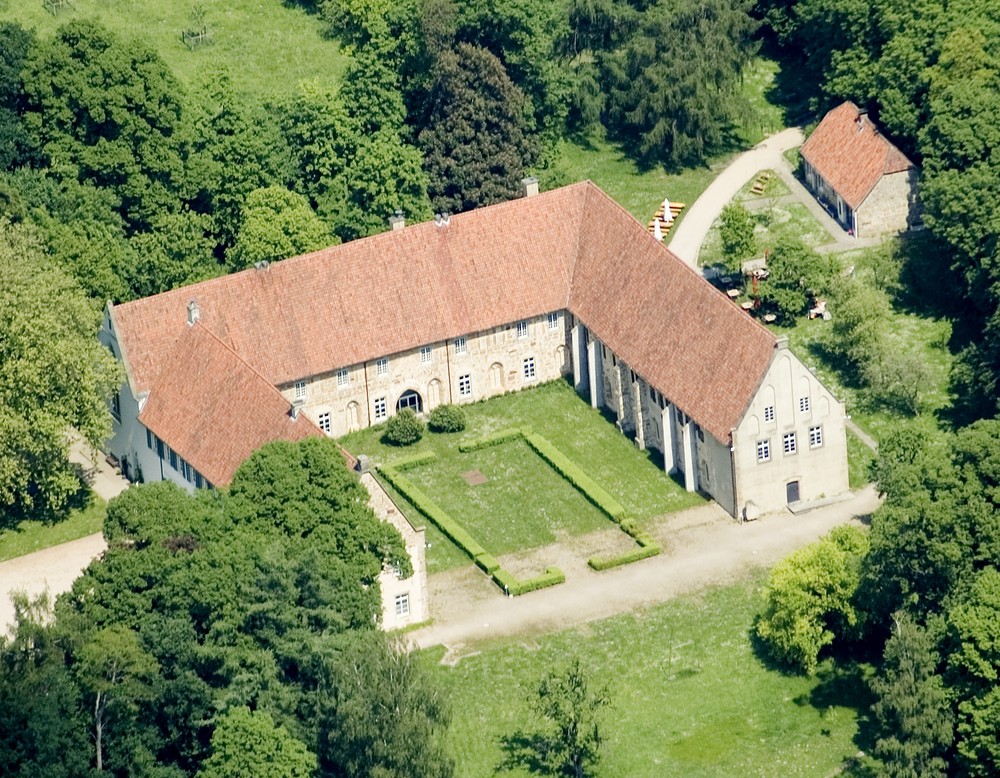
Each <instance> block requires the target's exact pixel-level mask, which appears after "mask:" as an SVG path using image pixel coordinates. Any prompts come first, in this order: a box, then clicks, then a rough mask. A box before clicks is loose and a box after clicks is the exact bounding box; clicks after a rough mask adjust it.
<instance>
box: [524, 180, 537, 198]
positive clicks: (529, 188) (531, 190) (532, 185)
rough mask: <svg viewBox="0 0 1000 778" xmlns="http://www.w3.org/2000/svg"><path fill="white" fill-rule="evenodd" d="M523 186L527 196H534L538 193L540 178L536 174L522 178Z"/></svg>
mask: <svg viewBox="0 0 1000 778" xmlns="http://www.w3.org/2000/svg"><path fill="white" fill-rule="evenodd" d="M521 188H522V189H523V190H524V196H525V197H534V196H535V195H536V194H538V179H537V178H535V177H534V176H528V178H522V179H521Z"/></svg>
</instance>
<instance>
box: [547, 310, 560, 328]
mask: <svg viewBox="0 0 1000 778" xmlns="http://www.w3.org/2000/svg"><path fill="white" fill-rule="evenodd" d="M549 329H550V330H557V329H559V314H558V313H550V314H549Z"/></svg>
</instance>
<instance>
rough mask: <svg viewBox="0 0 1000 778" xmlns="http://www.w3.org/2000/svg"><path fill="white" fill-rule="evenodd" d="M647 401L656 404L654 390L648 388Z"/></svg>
mask: <svg viewBox="0 0 1000 778" xmlns="http://www.w3.org/2000/svg"><path fill="white" fill-rule="evenodd" d="M649 401H650V402H654V403H655V402H656V390H655V389H654V388H653V387H649Z"/></svg>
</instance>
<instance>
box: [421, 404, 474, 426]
mask: <svg viewBox="0 0 1000 778" xmlns="http://www.w3.org/2000/svg"><path fill="white" fill-rule="evenodd" d="M427 426H428V427H429V428H430V430H431V432H461V431H462V430H464V429H465V411H463V410H462V409H461V408H459V407H458V406H457V405H439V406H438V407H437V408H435V409H434V410H433V411H431V416H430V419H429V420H428V424H427Z"/></svg>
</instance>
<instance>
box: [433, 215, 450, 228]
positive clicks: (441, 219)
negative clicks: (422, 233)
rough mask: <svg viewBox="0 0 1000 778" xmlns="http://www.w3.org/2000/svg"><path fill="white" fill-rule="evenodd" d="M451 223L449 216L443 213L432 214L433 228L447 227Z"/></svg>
mask: <svg viewBox="0 0 1000 778" xmlns="http://www.w3.org/2000/svg"><path fill="white" fill-rule="evenodd" d="M450 223H451V214H450V213H448V212H447V211H445V212H444V213H436V214H434V226H435V227H447V226H448V225H449V224H450Z"/></svg>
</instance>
